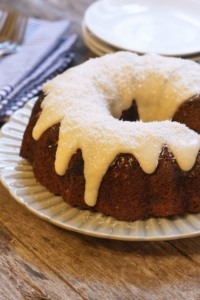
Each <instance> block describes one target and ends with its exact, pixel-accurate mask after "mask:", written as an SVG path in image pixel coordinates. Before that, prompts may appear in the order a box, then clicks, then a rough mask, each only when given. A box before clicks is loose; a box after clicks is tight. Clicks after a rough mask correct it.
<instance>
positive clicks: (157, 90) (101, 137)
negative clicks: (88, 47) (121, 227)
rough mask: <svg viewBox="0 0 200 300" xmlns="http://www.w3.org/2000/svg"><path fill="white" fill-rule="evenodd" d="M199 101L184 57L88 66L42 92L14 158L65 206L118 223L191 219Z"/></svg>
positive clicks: (194, 72) (198, 166) (199, 163)
mask: <svg viewBox="0 0 200 300" xmlns="http://www.w3.org/2000/svg"><path fill="white" fill-rule="evenodd" d="M199 94H200V65H198V64H197V63H195V62H192V61H189V60H184V59H180V58H169V57H162V56H159V55H156V54H146V55H143V56H138V55H137V54H134V53H130V52H117V53H115V54H107V55H105V56H103V57H101V58H95V59H90V60H89V61H87V62H85V63H83V64H81V65H80V66H77V67H74V68H71V69H69V70H67V71H66V72H64V73H63V74H61V75H58V76H57V77H56V78H54V79H53V80H51V81H49V82H47V83H46V84H45V85H44V87H43V93H42V94H41V95H40V97H39V98H38V100H37V101H36V104H35V106H34V108H33V111H32V114H31V117H30V120H29V123H28V125H27V128H26V130H25V133H24V137H23V141H22V146H21V151H20V155H21V156H22V157H23V158H25V159H28V160H29V162H30V163H31V164H32V165H33V172H34V175H35V177H36V179H37V180H38V181H39V182H40V183H41V184H43V185H44V186H45V187H47V189H49V191H50V192H52V193H55V194H59V195H61V196H62V197H63V199H64V200H65V201H66V202H67V203H69V204H71V205H73V206H78V207H81V208H87V209H91V210H92V211H99V212H102V213H104V214H108V215H111V216H113V217H114V218H117V219H119V220H124V221H133V220H136V219H142V218H145V217H149V216H169V215H174V214H183V213H185V212H198V211H200V187H199V185H200V154H199V149H200V136H199V133H200V117H199V111H200V109H199V108H200V96H199ZM181 123H183V124H181ZM188 127H189V128H190V129H189V128H188Z"/></svg>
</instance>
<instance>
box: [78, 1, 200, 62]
mask: <svg viewBox="0 0 200 300" xmlns="http://www.w3.org/2000/svg"><path fill="white" fill-rule="evenodd" d="M82 32H83V38H84V41H85V43H86V45H87V46H88V47H89V48H90V49H91V50H92V51H93V52H94V53H95V54H97V55H99V56H101V55H104V54H106V53H113V52H116V51H119V50H127V51H132V52H135V53H138V54H144V53H149V52H153V53H157V54H161V55H165V56H176V57H187V58H191V59H193V60H200V1H199V0H168V1H166V0H100V1H96V2H94V3H93V4H92V5H91V6H89V7H88V9H87V10H86V12H85V15H84V19H83V23H82Z"/></svg>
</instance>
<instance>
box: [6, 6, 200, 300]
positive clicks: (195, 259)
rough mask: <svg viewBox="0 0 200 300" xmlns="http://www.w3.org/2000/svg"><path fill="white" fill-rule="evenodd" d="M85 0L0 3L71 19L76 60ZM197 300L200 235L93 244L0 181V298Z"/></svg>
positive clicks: (83, 53)
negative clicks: (30, 207) (34, 211)
mask: <svg viewBox="0 0 200 300" xmlns="http://www.w3.org/2000/svg"><path fill="white" fill-rule="evenodd" d="M92 2H93V1H91V0H79V1H75V0H65V1H64V0H63V1H62V0H57V1H56V0H0V5H5V4H6V5H10V6H12V7H15V8H17V9H19V10H20V11H22V12H24V13H26V14H27V15H29V16H34V17H38V18H44V19H49V20H56V19H71V20H72V22H73V25H72V27H71V31H72V32H76V33H78V34H79V42H78V44H77V46H76V51H77V53H78V56H77V60H78V59H79V61H81V60H85V59H86V58H87V57H89V56H92V55H93V54H92V53H91V52H90V51H89V50H88V49H87V47H86V46H85V45H84V42H83V40H82V38H81V21H82V18H83V14H84V11H85V9H86V8H87V7H88V5H90V4H91V3H92ZM8 299H9V300H18V299H19V300H21V299H22V300H23V299H26V300H29V299H30V300H39V299H40V300H45V299H46V300H47V299H48V300H50V299H51V300H62V299H63V300H65V299H75V300H79V299H85V300H86V299H89V300H100V299H113V300H115V299H118V300H129V299H130V300H131V299H138V300H143V299H145V300H149V299H152V300H155V299H156V300H157V299H163V300H164V299H167V300H168V299H175V300H176V299H180V300H182V299H185V300H190V299H191V300H193V299H195V300H198V299H200V237H196V238H190V239H181V240H174V241H160V242H124V241H115V240H106V239H98V238H94V237H89V236H86V235H81V234H78V233H74V232H70V231H67V230H64V229H62V228H59V227H56V226H54V225H52V224H50V223H48V222H46V221H44V220H42V219H40V218H38V217H37V216H35V215H33V214H32V213H30V212H29V211H28V210H26V209H25V208H24V207H22V206H21V205H19V204H18V203H17V202H16V201H15V200H14V199H13V198H12V196H11V195H10V194H9V192H8V191H7V190H6V189H5V188H4V187H3V186H2V184H1V183H0V300H8Z"/></svg>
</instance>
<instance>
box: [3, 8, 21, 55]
mask: <svg viewBox="0 0 200 300" xmlns="http://www.w3.org/2000/svg"><path fill="white" fill-rule="evenodd" d="M26 26H27V17H26V16H24V15H21V14H19V13H18V12H17V11H12V12H9V13H8V14H7V17H6V20H5V22H4V24H3V27H2V29H1V31H0V56H2V55H6V54H12V53H15V52H16V51H17V50H18V49H19V47H20V46H21V45H22V43H23V39H24V35H25V32H26Z"/></svg>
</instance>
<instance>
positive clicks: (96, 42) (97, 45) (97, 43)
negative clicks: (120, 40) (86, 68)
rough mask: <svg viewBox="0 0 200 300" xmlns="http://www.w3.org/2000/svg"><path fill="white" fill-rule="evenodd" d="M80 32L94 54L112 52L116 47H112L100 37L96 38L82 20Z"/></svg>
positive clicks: (100, 54)
mask: <svg viewBox="0 0 200 300" xmlns="http://www.w3.org/2000/svg"><path fill="white" fill-rule="evenodd" d="M82 33H83V39H84V42H85V44H86V45H87V46H88V48H89V49H90V50H92V51H93V52H94V53H95V54H97V55H99V56H102V55H104V54H106V53H114V52H116V51H117V50H118V49H117V48H115V47H112V46H110V45H108V44H106V43H104V42H103V41H101V40H100V39H98V38H97V37H96V36H95V35H94V34H93V33H92V32H91V31H90V30H89V29H88V28H87V26H86V25H85V22H84V21H83V22H82Z"/></svg>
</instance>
